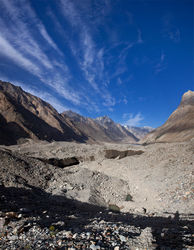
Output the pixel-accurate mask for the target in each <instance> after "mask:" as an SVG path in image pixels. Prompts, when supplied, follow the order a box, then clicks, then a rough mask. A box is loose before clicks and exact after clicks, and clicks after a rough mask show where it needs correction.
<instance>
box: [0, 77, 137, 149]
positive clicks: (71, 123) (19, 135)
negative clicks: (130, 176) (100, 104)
mask: <svg viewBox="0 0 194 250" xmlns="http://www.w3.org/2000/svg"><path fill="white" fill-rule="evenodd" d="M26 138H30V139H32V140H35V141H37V140H46V141H53V140H54V141H77V142H90V143H94V142H122V141H125V142H127V143H135V142H137V141H138V138H136V136H134V135H133V134H132V133H131V132H130V131H128V130H127V129H126V128H125V127H124V126H121V125H120V124H117V123H115V122H114V121H113V120H111V119H110V118H108V117H107V116H104V117H100V118H97V119H91V118H86V117H83V116H81V115H79V114H76V113H74V112H72V111H65V112H64V113H62V114H59V113H58V112H57V111H56V110H55V109H54V108H53V107H52V106H51V105H50V104H49V103H47V102H45V101H43V100H41V99H40V98H38V97H36V96H34V95H31V94H29V93H27V92H25V91H23V90H22V89H21V88H20V87H17V86H14V85H13V84H11V83H8V82H3V81H0V144H5V145H12V144H17V143H22V142H23V141H24V139H26Z"/></svg>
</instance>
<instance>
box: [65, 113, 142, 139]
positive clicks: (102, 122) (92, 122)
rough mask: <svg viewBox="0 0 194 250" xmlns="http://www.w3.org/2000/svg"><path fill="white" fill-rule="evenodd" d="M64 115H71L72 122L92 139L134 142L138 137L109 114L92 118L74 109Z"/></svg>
mask: <svg viewBox="0 0 194 250" xmlns="http://www.w3.org/2000/svg"><path fill="white" fill-rule="evenodd" d="M62 116H63V117H69V119H70V120H71V122H72V123H73V124H74V125H75V126H76V127H77V128H78V129H79V130H80V131H82V133H84V134H86V135H87V137H88V138H89V139H90V140H91V141H101V142H102V141H104V142H121V141H123V140H125V142H131V143H134V142H136V141H137V140H138V139H137V138H136V137H135V136H134V135H133V134H132V133H130V132H129V131H128V130H127V129H125V128H124V127H123V126H121V125H120V124H117V123H115V122H114V121H113V120H111V119H110V118H109V117H107V116H103V117H99V118H96V119H91V118H87V117H83V116H81V115H79V114H77V113H74V112H72V111H65V112H64V113H63V114H62Z"/></svg>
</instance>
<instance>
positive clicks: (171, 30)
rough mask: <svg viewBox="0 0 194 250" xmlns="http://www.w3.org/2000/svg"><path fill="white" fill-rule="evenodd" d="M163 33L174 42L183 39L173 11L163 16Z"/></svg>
mask: <svg viewBox="0 0 194 250" xmlns="http://www.w3.org/2000/svg"><path fill="white" fill-rule="evenodd" d="M162 25H163V28H162V35H163V37H164V38H166V39H169V40H171V41H172V42H174V43H179V42H180V40H181V32H180V28H179V27H177V26H176V25H175V24H174V17H173V14H172V13H167V14H166V15H164V16H163V18H162Z"/></svg>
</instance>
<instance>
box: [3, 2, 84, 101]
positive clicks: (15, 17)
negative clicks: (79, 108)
mask: <svg viewBox="0 0 194 250" xmlns="http://www.w3.org/2000/svg"><path fill="white" fill-rule="evenodd" d="M1 3H2V5H1V6H2V7H3V10H4V12H3V13H4V15H7V16H8V17H9V18H10V21H9V22H7V23H6V24H5V22H4V20H3V18H0V30H1V34H2V36H1V37H0V48H1V49H0V54H1V55H3V56H5V57H7V58H9V59H10V60H11V61H12V62H14V63H15V64H16V65H18V66H20V67H21V68H23V69H25V70H26V71H28V72H29V73H31V74H33V75H34V76H36V77H37V78H38V79H39V80H40V81H41V82H42V83H43V84H44V85H47V86H49V87H50V88H52V90H53V91H54V92H56V93H58V94H59V95H61V96H62V97H64V98H65V99H67V100H69V101H71V102H72V103H74V104H75V105H78V104H80V102H81V93H80V92H79V91H78V90H77V91H75V90H74V89H72V88H71V87H70V86H69V84H68V83H69V81H70V80H71V73H70V71H69V69H68V67H67V65H66V64H64V62H63V61H64V58H63V56H62V53H61V52H60V50H59V49H58V47H57V45H56V44H55V43H54V41H53V40H52V38H51V37H50V36H49V35H48V33H47V31H46V29H45V27H44V25H43V24H42V23H41V22H40V21H39V19H38V17H37V16H36V14H35V12H34V10H33V9H32V7H31V6H30V5H29V4H28V2H26V1H22V0H21V1H17V2H15V1H12V0H10V1H5V0H1ZM16 3H19V4H18V5H17V4H16ZM20 4H22V9H21V8H20ZM24 10H25V11H24ZM24 13H25V14H24ZM32 24H33V25H35V26H36V27H37V30H38V32H39V37H37V36H35V35H34V33H33V31H32V29H31V25H32ZM13 34H14V36H13ZM40 37H42V38H43V39H44V40H45V41H46V42H47V43H46V44H44V47H42V43H41V40H40ZM45 47H48V48H50V47H51V48H53V49H54V50H55V51H57V52H58V54H59V56H58V58H57V59H58V60H57V61H56V59H54V58H49V56H48V55H47V54H46V53H45V51H44V48H45ZM56 67H57V69H56ZM59 67H60V70H58V68H59Z"/></svg>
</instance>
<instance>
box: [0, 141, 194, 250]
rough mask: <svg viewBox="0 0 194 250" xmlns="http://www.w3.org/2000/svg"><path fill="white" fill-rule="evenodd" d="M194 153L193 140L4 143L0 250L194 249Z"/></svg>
mask: <svg viewBox="0 0 194 250" xmlns="http://www.w3.org/2000/svg"><path fill="white" fill-rule="evenodd" d="M107 150H112V152H111V154H110V151H109V156H110V155H111V157H112V155H113V156H114V157H113V158H110V159H107V158H106V155H107V153H106V151H107ZM126 151H129V153H128V154H127V155H128V156H127V157H124V158H122V159H121V155H122V157H123V155H124V156H126ZM136 151H139V152H140V151H142V152H141V154H136V153H134V152H136ZM115 152H116V154H118V152H125V153H122V154H120V153H119V154H118V155H115ZM193 153H194V147H193V142H190V143H179V144H176V143H171V144H170V143H165V144H162V143H161V144H152V145H147V146H141V145H121V144H119V145H114V144H105V145H83V144H76V143H64V142H61V143H56V142H54V143H50V144H49V143H43V142H42V143H39V144H25V145H20V146H17V147H16V146H12V147H4V146H2V147H1V149H0V159H1V161H0V248H1V249H115V250H118V249H194V248H193V243H194V242H193V234H194V233H193V227H194V224H193V214H192V210H193V190H192V183H193V175H192V174H193V163H194V158H193V157H194V154H193ZM71 157H74V158H76V160H78V163H79V164H78V165H75V166H74V165H73V166H64V165H61V163H60V164H59V160H62V162H63V164H64V163H65V164H66V163H67V162H71V161H69V159H70V158H71ZM67 158H68V161H66V159H67ZM48 159H49V161H48ZM50 159H52V160H50ZM51 163H52V164H51ZM53 164H54V165H53Z"/></svg>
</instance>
